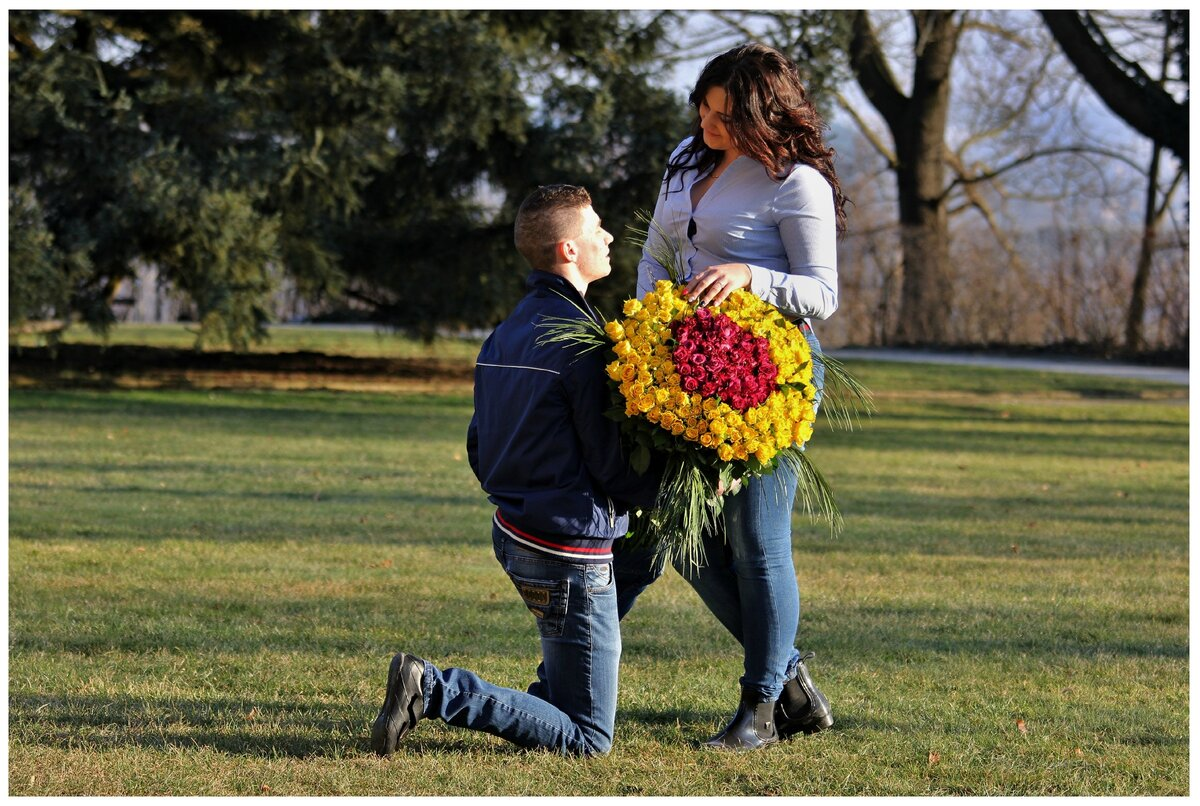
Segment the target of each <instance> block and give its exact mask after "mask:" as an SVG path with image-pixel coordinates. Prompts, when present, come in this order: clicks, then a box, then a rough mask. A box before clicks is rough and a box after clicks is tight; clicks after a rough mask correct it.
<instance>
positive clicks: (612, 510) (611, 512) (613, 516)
mask: <svg viewBox="0 0 1200 806" xmlns="http://www.w3.org/2000/svg"><path fill="white" fill-rule="evenodd" d="M604 500H606V501H608V528H609V529H615V528H616V527H617V508H616V507H615V506H613V502H612V499H611V498H609V497H608V496H607V495H606V496H604Z"/></svg>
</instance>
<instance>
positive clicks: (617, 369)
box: [604, 361, 621, 381]
mask: <svg viewBox="0 0 1200 806" xmlns="http://www.w3.org/2000/svg"><path fill="white" fill-rule="evenodd" d="M604 370H605V371H606V372H607V373H608V377H610V378H612V379H613V380H614V381H620V380H621V362H620V361H614V362H612V363H611V364H609V365H608V366H607V367H605V368H604Z"/></svg>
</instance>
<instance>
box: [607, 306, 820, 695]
mask: <svg viewBox="0 0 1200 806" xmlns="http://www.w3.org/2000/svg"><path fill="white" fill-rule="evenodd" d="M801 329H802V331H803V332H804V335H805V336H806V337H807V338H808V341H809V344H810V345H811V347H812V349H813V351H814V352H819V351H820V349H821V344H820V342H819V341H817V338H816V336H815V335H814V334H813V332H812V329H811V328H810V327H808V326H807V324H805V325H804V326H803V327H802V328H801ZM813 380H814V382H815V384H816V387H817V389H818V397H817V406H820V391H819V390H821V389H823V388H824V381H825V368H824V367H823V366H822V365H821V364H820V363H818V362H814V366H813ZM796 482H797V478H796V473H795V471H794V470H792V469H790V468H789V467H788V466H786V465H782V464H781V465H779V466H777V467H776V469H775V472H774V473H772V474H771V475H769V476H762V477H759V478H751V479H749V480H748V481H747V482H744V483H743V485H742V490H741V492H739V493H738V494H737V495H733V496H730V497H729V498H727V499H726V502H725V518H724V519H725V533H724V534H720V533H717V534H712V535H709V536H708V537H707V538H706V540H705V545H704V554H705V560H704V563H705V564H704V565H703V566H701V567H699V568H696V567H693V566H683V565H676V570H677V571H678V572H679V574H680V575H681V576H682V577H683V578H684V579H686V580H687V581H688V583H690V584H691V586H692V587H693V588H695V590H696V593H698V594H699V595H700V598H701V599H702V600H703V601H704V604H705V605H707V606H708V609H709V610H710V611H712V614H713V615H714V616H716V617H717V620H718V621H720V622H721V624H722V625H724V627H725V629H727V630H728V631H729V634H730V635H732V636H733V637H734V638H735V639H737V641H738V643H740V644H741V645H742V647H743V649H744V650H745V652H744V658H745V659H744V664H743V667H744V674H743V675H742V678H741V684H742V687H743V688H744V689H746V690H748V691H749V692H750V693H752V694H754V695H755V696H757V697H758V698H759V700H760V701H763V702H766V701H770V700H777V699H779V694H780V692H782V691H783V684H784V682H785V681H786V680H787V678H788V676H789V675H790V674H791V673H792V670H793V669H794V668H795V666H796V663H797V661H799V659H800V653H799V652H798V651H797V650H796V647H795V640H796V630H797V628H798V627H799V624H800V588H799V586H798V585H797V584H796V569H795V564H794V563H793V561H792V505H793V503H794V502H795V499H796ZM629 606H632V603H630V605H629Z"/></svg>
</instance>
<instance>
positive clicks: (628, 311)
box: [621, 299, 642, 316]
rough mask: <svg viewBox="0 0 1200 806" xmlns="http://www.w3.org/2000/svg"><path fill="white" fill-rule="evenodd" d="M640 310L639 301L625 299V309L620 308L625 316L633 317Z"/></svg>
mask: <svg viewBox="0 0 1200 806" xmlns="http://www.w3.org/2000/svg"><path fill="white" fill-rule="evenodd" d="M641 309H642V303H641V302H640V301H639V300H636V299H627V300H625V307H624V308H622V309H621V310H622V312H623V313H624V314H625V315H626V316H633V315H634V314H636V313H637V312H638V311H640V310H641Z"/></svg>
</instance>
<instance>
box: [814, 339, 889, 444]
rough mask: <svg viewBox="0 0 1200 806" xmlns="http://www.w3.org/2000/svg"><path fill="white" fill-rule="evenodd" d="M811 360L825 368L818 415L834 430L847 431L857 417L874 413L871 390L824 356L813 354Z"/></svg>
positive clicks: (834, 361) (819, 353) (850, 428)
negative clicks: (820, 414) (828, 421)
mask: <svg viewBox="0 0 1200 806" xmlns="http://www.w3.org/2000/svg"><path fill="white" fill-rule="evenodd" d="M813 360H814V361H818V362H820V364H821V365H822V366H823V367H825V385H824V388H823V389H822V391H821V411H823V412H825V415H826V417H827V418H828V419H829V420H830V424H831V425H832V426H833V427H834V428H842V429H845V430H847V431H851V430H853V429H854V427H855V426H856V425H858V424H860V417H862V416H866V417H870V416H871V415H872V414H874V413H875V400H874V396H873V395H872V394H871V390H870V389H868V388H867V387H866V386H864V385H863V384H862V383H861V382H860V381H859V380H858V379H857V378H855V377H854V375H852V374H851V373H850V371H849V370H848V369H846V365H845V364H843V363H842V362H841V361H838V360H837V359H836V358H834V357H832V356H830V355H829V354H827V353H823V352H818V351H815V350H814V351H813Z"/></svg>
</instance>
